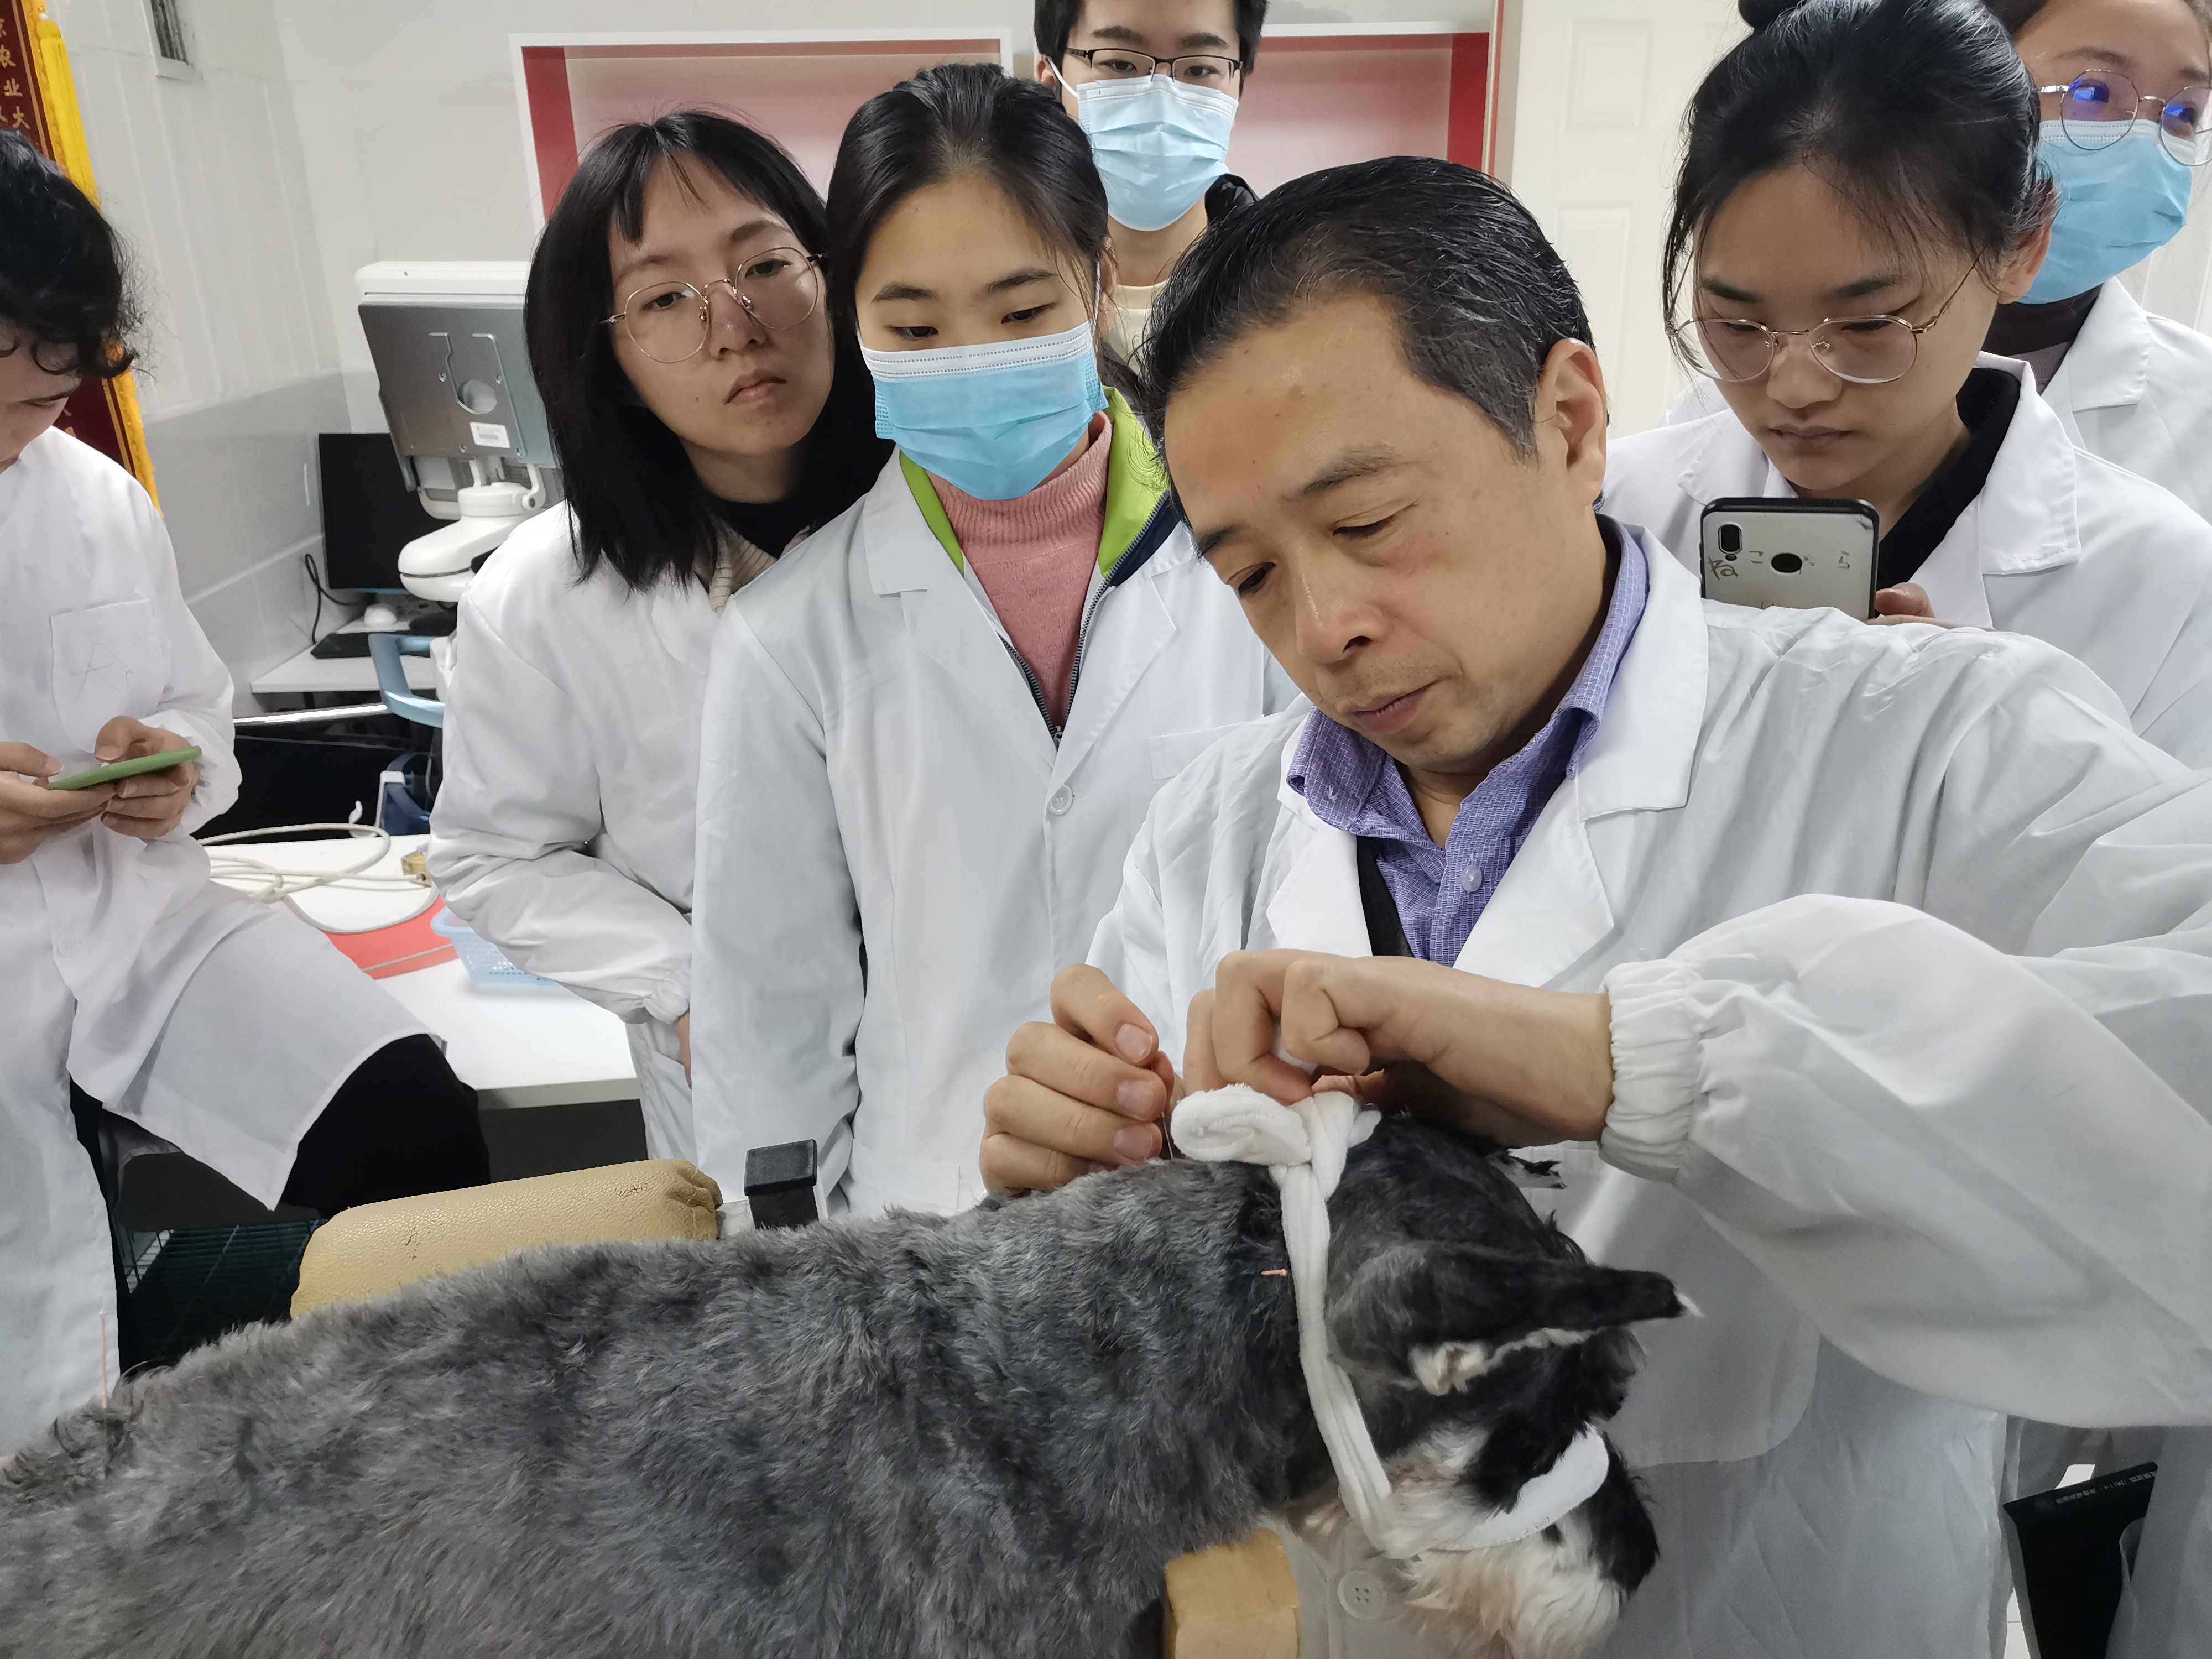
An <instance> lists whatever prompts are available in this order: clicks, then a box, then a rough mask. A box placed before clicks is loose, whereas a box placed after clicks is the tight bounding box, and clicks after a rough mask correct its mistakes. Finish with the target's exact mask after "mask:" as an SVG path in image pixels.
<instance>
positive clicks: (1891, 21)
mask: <svg viewBox="0 0 2212 1659" xmlns="http://www.w3.org/2000/svg"><path fill="white" fill-rule="evenodd" d="M1741 9H1742V11H1743V14H1744V16H1745V19H1746V21H1748V22H1750V23H1751V24H1752V25H1753V28H1754V30H1755V31H1756V33H1754V35H1753V38H1752V40H1750V41H1749V42H1747V44H1746V46H1744V47H1743V48H1742V49H1740V50H1739V51H1737V52H1732V53H1730V54H1729V57H1728V58H1726V59H1724V60H1723V63H1722V64H1721V65H1720V66H1719V67H1718V68H1717V69H1716V70H1714V71H1713V73H1712V74H1711V75H1710V76H1708V77H1707V78H1706V80H1705V83H1704V85H1703V86H1701V87H1700V88H1699V90H1698V94H1697V96H1696V98H1695V100H1693V102H1692V106H1691V112H1690V132H1689V143H1688V149H1687V151H1686V155H1685V157H1684V161H1683V164H1682V169H1681V173H1680V178H1679V179H1678V181H1677V185H1676V189H1675V197H1674V219H1673V224H1672V226H1671V228H1670V230H1669V234H1668V252H1667V260H1666V287H1665V298H1666V303H1667V304H1668V309H1669V314H1670V315H1671V316H1674V318H1676V319H1677V321H1676V324H1675V337H1676V340H1677V341H1678V343H1680V347H1681V349H1682V350H1683V352H1684V353H1685V355H1686V356H1687V357H1688V358H1689V360H1690V361H1691V362H1692V363H1694V364H1695V366H1696V367H1698V368H1699V369H1701V370H1702V371H1703V372H1704V373H1705V374H1708V375H1710V376H1711V377H1712V378H1713V380H1715V381H1716V382H1717V385H1718V389H1719V391H1720V392H1721V394H1722V396H1723V398H1725V399H1726V400H1727V404H1728V407H1727V409H1726V410H1723V411H1721V412H1718V413H1716V414H1712V415H1709V416H1705V417H1704V418H1703V419H1700V420H1696V421H1692V422H1687V423H1685V424H1682V425H1678V426H1669V427H1662V428H1658V429H1657V430H1655V431H1651V432H1646V433H1641V434H1638V435H1636V436H1633V437H1630V438H1626V439H1623V440H1621V441H1619V442H1617V443H1616V444H1615V445H1614V446H1613V455H1612V460H1611V462H1610V465H1608V467H1607V481H1606V493H1605V497H1604V501H1603V502H1602V507H1603V510H1604V511H1606V512H1607V513H1613V515H1615V516H1616V517H1619V518H1621V519H1623V520H1627V521H1629V522H1632V523H1636V524H1640V525H1643V526H1646V527H1648V528H1649V529H1650V530H1651V531H1652V532H1654V533H1656V535H1657V536H1658V538H1660V539H1661V540H1662V542H1664V543H1665V544H1667V545H1668V547H1669V548H1671V549H1672V550H1674V553H1675V555H1676V556H1677V557H1680V558H1681V559H1683V560H1684V562H1687V563H1691V564H1692V566H1693V567H1694V565H1695V563H1696V561H1697V554H1698V550H1699V519H1700V515H1701V514H1702V513H1703V511H1704V509H1705V506H1706V505H1707V504H1708V503H1709V502H1711V501H1715V500H1717V499H1719V498H1722V497H1726V496H1774V497H1788V496H1795V497H1800V498H1807V499H1813V500H1820V499H1827V500H1834V501H1866V502H1867V503H1869V505H1871V506H1872V507H1874V509H1875V513H1876V514H1877V515H1878V519H1879V528H1880V538H1881V539H1880V546H1879V551H1878V567H1877V568H1878V570H1879V573H1880V580H1879V585H1880V586H1881V588H1882V589H1883V590H1885V591H1884V592H1881V594H1879V595H1877V600H1876V603H1877V607H1878V609H1879V610H1880V611H1881V612H1882V613H1884V616H1885V617H1887V618H1889V619H1904V620H1912V619H1920V620H1941V621H1942V622H1943V623H1951V624H1972V625H1977V626H1981V627H1996V628H2002V629H2008V630H2010V631H2013V632H2017V633H2022V634H2031V635H2036V636H2037V637H2039V638H2041V639H2044V640H2047V641H2050V642H2051V643H2052V644H2054V645H2057V646H2058V647H2061V648H2062V649H2064V650H2066V651H2068V652H2069V653H2072V654H2073V655H2075V656H2076V657H2078V658H2080V659H2081V660H2082V661H2083V662H2085V663H2087V665H2089V666H2090V667H2091V668H2093V669H2094V670H2095V671H2097V672H2098V674H2099V675H2100V677H2101V678H2103V679H2104V680H2105V682H2106V684H2107V685H2109V686H2110V687H2111V688H2112V690H2113V691H2114V693H2115V694H2116V695H2117V696H2118V700H2119V702H2120V704H2121V706H2122V707H2123V708H2124V709H2125V710H2126V712H2127V714H2128V715H2129V717H2130V719H2131V720H2132V722H2133V724H2134V725H2135V727H2136V730H2137V731H2138V732H2141V733H2142V735H2143V736H2144V737H2146V738H2148V739H2149V740H2150V741H2152V742H2154V743H2156V744H2159V745H2160V747H2162V748H2165V749H2166V750H2168V751H2169V752H2171V753H2172V754H2174V755H2175V756H2177V757H2179V758H2181V759H2182V760H2185V761H2187V762H2189V763H2191V764H2195V765H2206V764H2212V526H2207V525H2206V523H2205V522H2204V521H2203V520H2201V519H2199V518H2197V515H2196V514H2195V513H2191V511H2190V510H2189V509H2188V508H2187V507H2185V506H2183V504H2182V503H2181V502H2180V501H2177V500H2176V499H2175V498H2174V497H2173V496H2172V495H2168V494H2167V493H2166V491H2164V490H2162V489H2159V488H2158V487H2157V486H2155V485H2154V484H2150V483H2145V482H2144V481H2143V480H2142V479H2140V478H2138V477H2135V476H2134V475H2133V474H2131V473H2130V472H2127V471H2124V470H2123V469H2122V468H2121V467H2119V466H2117V465H2113V464H2112V462H2110V461H2107V460H2104V459H2100V458H2099V457H2098V456H2095V455H2093V454H2090V453H2087V452H2085V451H2083V450H2081V449H2078V448H2077V447H2075V444H2074V442H2073V440H2072V439H2071V437H2070V436H2069V434H2068V432H2067V429H2066V428H2065V425H2064V424H2063V422H2062V421H2061V420H2060V418H2059V417H2058V416H2057V414H2056V413H2055V412H2054V411H2053V410H2051V408H2050V407H2048V406H2047V405H2046V404H2045V403H2044V402H2043V400H2042V399H2041V398H2039V397H2038V396H2037V395H2036V391H2035V386H2034V383H2033V377H2032V374H2031V372H2030V371H2029V370H2028V369H2027V367H2026V366H2025V365H2023V364H2021V363H2018V362H2011V361H2008V360H2006V359H2002V358H1997V357H1991V356H1984V355H1983V354H1982V353H1981V349H1980V348H1981V343H1982V341H1983V338H1984V336H1985V335H1986V334H1987V333H1988V331H1989V327H1990V319H1991V318H1992V317H1993V316H1994V315H1995V314H1996V309H1997V307H1999V306H2000V305H2002V304H2004V303H2007V302H2009V301H2016V300H2018V299H2020V298H2021V296H2022V295H2025V294H2026V293H2027V291H2028V289H2029V288H2030V286H2031V284H2032V283H2033V282H2034V281H2035V278H2036V274H2037V271H2038V270H2039V267H2040V266H2041V264H2042V263H2043V260H2044V258H2045V254H2046V252H2047V250H2048V248H2049V245H2050V240H2051V213H2052V207H2053V192H2052V190H2051V184H2050V180H2049V179H2048V178H2047V177H2046V176H2045V173H2044V172H2043V171H2042V169H2041V167H2039V163H2038V160H2037V149H2036V146H2037V139H2038V136H2039V128H2040V126H2041V113H2040V111H2039V106H2038V100H2037V94H2036V90H2035V88H2034V85H2033V83H2032V82H2031V81H2030V79H2029V77H2028V75H2027V71H2026V70H2025V69H2024V68H2023V67H2022V66H2021V62H2020V58H2019V57H2018V55H2017V54H2016V53H2015V52H2014V51H2013V48H2012V45H2011V42H2010V40H2008V37H2007V36H2006V33H2005V31H2004V29H2003V28H2002V26H2001V25H1999V24H1998V23H1997V21H1996V19H1995V18H1993V17H1992V16H1991V15H1990V13H1989V12H1988V11H1987V10H1986V9H1984V7H1983V6H1982V5H1980V4H1979V3H1978V0H1805V3H1791V0H1743V4H1742V6H1741ZM1904 112H1909V114H1910V118H1902V116H1903V113H1904Z"/></svg>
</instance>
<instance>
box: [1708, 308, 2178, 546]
mask: <svg viewBox="0 0 2212 1659" xmlns="http://www.w3.org/2000/svg"><path fill="white" fill-rule="evenodd" d="M2043 400H2044V402H2045V403H2047V404H2050V405H2051V408H2053V409H2055V410H2057V411H2058V418H2059V419H2060V420H2061V421H2063V422H2065V426H2066V430H2067V433H2068V435H2069V436H2070V437H2072V439H2073V440H2074V441H2075V443H2076V444H2079V445H2080V446H2081V447H2082V448H2084V449H2086V450H2087V451H2088V452H2089V453H2091V454H2092V455H2101V456H2102V457H2104V459H2106V460H2108V461H2111V462H2113V463H2114V464H2116V465H2120V466H2124V467H2125V468H2126V469H2127V470H2128V471H2130V472H2132V473H2134V474H2135V475H2136V477H2140V478H2148V479H2149V480H2150V481H2151V482H2152V483H2154V484H2157V485H2159V486H2160V488H2162V489H2169V490H2172V492H2173V493H2174V494H2175V495H2178V496H2179V497H2180V498H2181V500H2182V501H2184V502H2185V503H2186V504H2187V505H2188V506H2189V507H2191V509H2192V510H2194V511H2195V512H2196V513H2197V516H2198V517H2199V518H2203V519H2212V338H2208V337H2206V336H2204V335H2203V334H2200V333H2198V332H2197V330H2195V329H2193V328H2191V327H2190V326H2189V325H2187V324H2185V323H2177V322H2175V321H2174V320H2173V319H2172V318H2170V317H2160V316H2155V315H2154V314H2152V313H2149V312H2148V311H2145V310H2144V309H2143V308H2142V306H2140V305H2138V304H2137V303H2136V296H2135V295H2132V294H2130V293H2129V292H2128V291H2127V289H2125V288H2124V287H2123V286H2122V285H2121V283H2120V281H2119V279H2118V277H2114V278H2113V279H2112V281H2111V282H2108V283H2106V284H2105V286H2104V287H2103V289H2100V291H2099V293H2098V295H2097V303H2096V304H2095V305H2094V306H2093V307H2090V310H2089V315H2088V317H2087V319H2085V320H2084V321H2083V323H2082V325H2081V332H2080V333H2079V334H2077V335H2075V337H2074V343H2073V344H2072V345H2070V346H2069V347H2068V348H2067V350H2066V356H2064V357H2063V358H2062V359H2061V360H2060V361H2059V364H2058V372H2057V374H2054V375H2052V376H2051V384H2050V385H2049V386H2045V387H2044V388H2043ZM1727 407H1728V404H1727V401H1726V400H1725V399H1724V398H1722V396H1721V392H1720V388H1719V387H1718V386H1716V385H1715V384H1714V383H1713V382H1712V381H1711V380H1707V379H1705V377H1704V376H1702V375H1700V376H1699V378H1698V379H1696V380H1693V381H1692V382H1691V383H1690V386H1689V387H1688V389H1687V390H1686V391H1685V392H1682V393H1681V395H1680V396H1679V397H1677V398H1675V399H1674V402H1673V403H1671V404H1668V406H1667V423H1668V425H1669V426H1680V425H1683V424H1686V422H1691V421H1696V420H1702V419H1703V418H1704V417H1705V416H1708V415H1711V414H1712V413H1714V412H1715V411H1716V410H1725V409H1726V408H1727Z"/></svg>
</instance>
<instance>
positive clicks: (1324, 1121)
mask: <svg viewBox="0 0 2212 1659" xmlns="http://www.w3.org/2000/svg"><path fill="white" fill-rule="evenodd" d="M1380 1121H1381V1119H1380V1118H1379V1117H1378V1116H1377V1115H1376V1114H1375V1113H1373V1112H1371V1111H1363V1110H1362V1109H1360V1107H1359V1105H1358V1102H1357V1101H1355V1100H1354V1099H1353V1098H1352V1097H1351V1096H1350V1095H1347V1094H1344V1093H1341V1092H1340V1091H1323V1092H1322V1093H1319V1094H1315V1095H1311V1096H1309V1097H1307V1098H1306V1099H1304V1100H1301V1101H1299V1102H1298V1103H1297V1104H1295V1105H1292V1106H1285V1105H1284V1104H1283V1103H1281V1102H1279V1101H1277V1100H1273V1099H1272V1098H1270V1097H1267V1096H1266V1095H1263V1094H1261V1092H1260V1091H1258V1090H1257V1089H1251V1088H1247V1087H1245V1086H1244V1085H1242V1084H1236V1085H1231V1086H1230V1087H1228V1088H1226V1089H1213V1090H1208V1091H1205V1092H1203V1093H1200V1094H1194V1095H1187V1096H1185V1097H1183V1099H1182V1102H1181V1103H1178V1104H1177V1105H1176V1109H1175V1144H1176V1148H1177V1150H1179V1151H1181V1152H1183V1153H1184V1154H1185V1155H1187V1156H1188V1157H1191V1158H1200V1159H1202V1160H1204V1161H1206V1162H1207V1163H1211V1164H1231V1163H1233V1164H1261V1165H1263V1166H1264V1167H1265V1168H1266V1169H1267V1171H1268V1173H1269V1174H1270V1175H1272V1176H1273V1177H1274V1180H1275V1185H1276V1186H1277V1187H1278V1188H1280V1189H1281V1192H1282V1195H1283V1243H1284V1247H1285V1250H1286V1252H1287V1253H1288V1255H1289V1256H1290V1262H1291V1292H1292V1295H1293V1297H1294V1298H1295V1305H1296V1307H1297V1316H1298V1362H1299V1364H1300V1366H1301V1367H1302V1368H1303V1369H1304V1372H1305V1379H1306V1396H1307V1399H1308V1400H1309V1401H1310V1402H1311V1404H1312V1406H1313V1413H1314V1420H1315V1422H1316V1423H1317V1424H1318V1425H1320V1428H1321V1437H1322V1443H1323V1444H1324V1445H1326V1446H1327V1447H1328V1460H1329V1462H1330V1464H1331V1465H1332V1466H1333V1467H1334V1469H1335V1471H1336V1484H1337V1490H1338V1492H1340V1494H1341V1495H1342V1497H1343V1499H1344V1506H1345V1508H1346V1510H1349V1511H1351V1514H1352V1519H1354V1520H1355V1521H1357V1522H1358V1523H1359V1526H1360V1529H1361V1530H1362V1531H1363V1532H1364V1533H1365V1534H1367V1539H1368V1542H1369V1543H1370V1544H1372V1545H1373V1546H1374V1547H1375V1548H1376V1550H1377V1551H1379V1552H1381V1553H1383V1554H1385V1555H1390V1556H1395V1557H1396V1558H1398V1559H1407V1558H1408V1557H1410V1556H1412V1555H1413V1554H1417V1553H1419V1552H1420V1551H1422V1550H1423V1549H1424V1548H1434V1547H1448V1548H1450V1547H1456V1548H1467V1547H1488V1546H1490V1545H1493V1544H1505V1543H1510V1542H1512V1541H1514V1540H1516V1539H1520V1538H1526V1537H1528V1536H1530V1535H1531V1534H1534V1533H1538V1532H1541V1531H1542V1530H1543V1529H1544V1528H1546V1527H1548V1526H1550V1525H1552V1524H1553V1522H1556V1521H1558V1520H1559V1517H1560V1516H1564V1515H1565V1514H1566V1513H1567V1512H1568V1511H1569V1510H1572V1509H1574V1508H1575V1507H1577V1505H1578V1504H1581V1503H1582V1502H1583V1500H1584V1499H1586V1498H1589V1495H1590V1494H1591V1493H1592V1492H1595V1491H1596V1490H1597V1489H1598V1487H1599V1486H1601V1485H1602V1484H1603V1483H1604V1480H1605V1475H1606V1468H1607V1455H1606V1449H1605V1442H1604V1439H1603V1437H1601V1436H1600V1435H1599V1433H1598V1432H1597V1431H1596V1430H1595V1429H1585V1430H1584V1431H1583V1433H1582V1434H1581V1435H1580V1436H1578V1437H1577V1438H1576V1439H1575V1441H1574V1442H1573V1443H1572V1444H1571V1445H1570V1446H1569V1447H1568V1448H1567V1450H1566V1452H1565V1454H1564V1455H1562V1456H1561V1457H1560V1458H1559V1461H1558V1462H1556V1463H1554V1464H1553V1465H1552V1467H1551V1468H1548V1469H1547V1470H1545V1471H1544V1472H1543V1473H1542V1474H1538V1475H1535V1476H1534V1477H1532V1478H1531V1479H1530V1480H1528V1482H1527V1483H1525V1484H1524V1485H1523V1486H1522V1488H1521V1492H1520V1494H1519V1497H1518V1498H1517V1499H1516V1502H1515V1503H1514V1505H1513V1507H1512V1508H1511V1509H1510V1510H1498V1511H1496V1512H1494V1513H1492V1515H1490V1516H1486V1517H1484V1518H1483V1519H1482V1520H1481V1521H1480V1522H1478V1523H1477V1524H1476V1525H1475V1526H1474V1528H1472V1529H1471V1531H1469V1532H1468V1533H1465V1534H1462V1537H1464V1538H1465V1540H1466V1541H1465V1542H1461V1541H1456V1540H1455V1541H1453V1542H1452V1543H1451V1544H1449V1545H1447V1544H1443V1541H1441V1540H1437V1541H1423V1540H1417V1539H1414V1538H1411V1537H1408V1536H1407V1528H1406V1526H1405V1525H1404V1523H1403V1520H1402V1517H1401V1515H1400V1513H1399V1508H1398V1505H1397V1504H1396V1502H1395V1495H1394V1494H1393V1493H1392V1492H1391V1490H1390V1477H1389V1475H1388V1474H1385V1473H1384V1472H1383V1460H1382V1459H1381V1458H1380V1457H1378V1456H1377V1455H1376V1452H1375V1441H1374V1438H1373V1437H1371V1436H1370V1434H1369V1433H1368V1432H1367V1419H1365V1418H1364V1416H1362V1415H1361V1414H1360V1410H1359V1397H1358V1394H1357V1393H1356V1392H1355V1391H1354V1390H1353V1389H1352V1379H1351V1377H1350V1376H1346V1374H1345V1370H1344V1368H1343V1367H1342V1366H1341V1365H1340V1364H1337V1363H1336V1360H1335V1359H1334V1357H1333V1356H1332V1355H1331V1354H1330V1353H1329V1351H1328V1320H1327V1316H1326V1314H1325V1311H1324V1310H1323V1306H1322V1297H1323V1293H1324V1291H1326V1289H1327V1287H1328V1199H1329V1195H1330V1194H1332V1193H1334V1192H1335V1190H1336V1183H1337V1182H1338V1181H1339V1180H1340V1179H1341V1178H1342V1176H1343V1175H1344V1161H1345V1158H1346V1155H1347V1154H1348V1153H1349V1152H1351V1150H1352V1147H1354V1146H1358V1145H1359V1144H1360V1143H1361V1142H1362V1141H1364V1140H1365V1139H1367V1138H1368V1136H1370V1135H1371V1134H1373V1133H1375V1126H1376V1124H1377V1123H1378V1122H1380Z"/></svg>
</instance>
